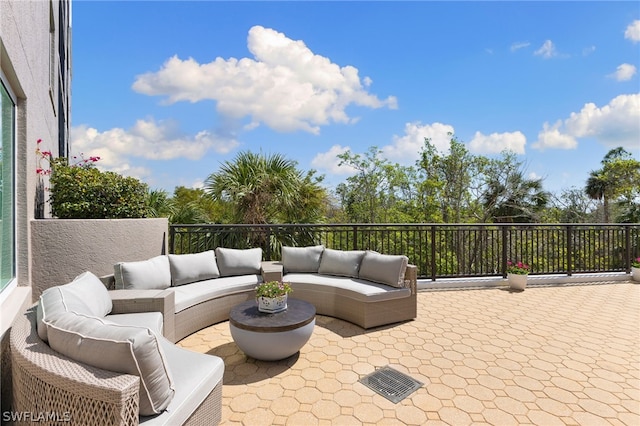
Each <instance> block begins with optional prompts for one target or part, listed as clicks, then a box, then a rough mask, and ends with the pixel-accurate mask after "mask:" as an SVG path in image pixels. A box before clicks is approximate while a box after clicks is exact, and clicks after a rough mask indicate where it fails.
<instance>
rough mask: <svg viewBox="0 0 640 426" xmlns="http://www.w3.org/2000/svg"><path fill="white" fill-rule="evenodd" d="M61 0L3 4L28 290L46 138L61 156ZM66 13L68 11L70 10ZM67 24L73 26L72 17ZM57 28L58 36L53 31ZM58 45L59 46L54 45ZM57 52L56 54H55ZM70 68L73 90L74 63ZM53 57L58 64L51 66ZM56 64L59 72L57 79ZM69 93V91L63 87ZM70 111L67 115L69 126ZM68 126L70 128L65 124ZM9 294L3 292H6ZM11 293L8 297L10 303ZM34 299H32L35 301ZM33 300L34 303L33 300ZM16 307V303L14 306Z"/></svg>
mask: <svg viewBox="0 0 640 426" xmlns="http://www.w3.org/2000/svg"><path fill="white" fill-rule="evenodd" d="M59 7H63V9H66V4H65V3H61V2H60V1H59V0H52V1H49V0H32V1H24V0H8V1H7V0H2V1H0V69H1V70H2V77H3V81H4V83H5V84H6V85H8V86H9V89H10V90H11V92H12V93H13V95H14V96H15V97H16V98H17V111H16V121H17V127H16V146H15V157H16V160H15V185H16V195H15V200H16V215H15V216H16V276H17V284H18V286H19V287H25V288H23V289H22V290H23V291H25V290H27V289H28V287H30V283H31V261H32V256H31V247H30V240H31V238H30V225H29V221H30V219H32V218H33V217H34V211H35V197H36V184H37V175H36V173H35V169H36V164H37V161H36V154H35V149H36V141H37V140H38V139H42V141H43V142H42V149H45V150H51V151H52V152H54V153H57V152H58V134H59V129H58V115H59V111H57V109H58V93H59V90H60V88H59V87H58V85H59V81H60V80H59V78H58V77H59V72H58V71H59V63H58V59H57V58H58V48H59V46H58V41H59V36H58V32H59V31H63V32H64V34H65V39H66V40H67V43H68V44H67V47H66V49H67V52H69V47H68V46H69V44H70V28H69V27H68V26H65V25H66V24H65V25H60V22H59V21H58V17H59V10H58V8H59ZM65 13H66V12H65ZM68 18H69V19H67V23H68V22H70V16H69V17H68ZM52 22H53V28H54V29H55V30H54V33H53V36H52V34H51V28H52ZM52 41H53V43H52ZM52 50H53V52H54V54H53V55H52ZM66 56H67V58H68V61H67V66H68V69H67V70H66V73H67V79H68V83H67V85H68V86H69V87H70V81H69V80H70V78H71V73H70V70H69V68H70V59H71V55H70V53H68V54H67V55H66ZM52 58H53V60H54V62H55V63H53V64H50V62H51V59H52ZM50 66H53V69H54V70H55V74H54V78H52V74H51V69H52V68H50ZM62 93H63V95H64V94H65V93H66V95H65V96H68V93H69V90H68V87H67V88H62ZM68 108H69V102H68V97H67V106H66V109H67V111H63V114H64V116H66V117H67V123H68V116H69V114H68ZM65 126H66V127H68V124H65ZM66 133H67V134H68V132H66ZM7 291H11V290H5V291H4V292H3V293H6V292H7ZM8 296H9V295H7V294H2V298H3V299H6V298H7V297H8ZM29 299H30V297H29ZM29 302H30V300H29ZM14 304H15V300H14V302H13V303H12V305H14ZM2 305H3V306H0V309H1V310H2V312H3V315H2V330H1V331H2V332H4V331H5V330H6V328H7V327H8V324H10V321H9V320H10V318H5V315H4V312H5V309H4V303H3V304H2Z"/></svg>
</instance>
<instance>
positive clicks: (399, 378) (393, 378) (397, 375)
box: [360, 367, 424, 404]
mask: <svg viewBox="0 0 640 426" xmlns="http://www.w3.org/2000/svg"><path fill="white" fill-rule="evenodd" d="M360 383H362V384H363V385H365V386H366V387H368V388H369V389H372V390H373V391H375V392H376V393H378V394H380V395H382V396H384V397H385V398H387V399H388V400H389V401H391V402H393V403H394V404H397V403H398V402H400V401H402V400H403V399H405V398H406V397H407V396H409V395H411V394H412V393H413V392H414V391H416V390H418V389H419V388H420V387H421V386H422V385H424V383H422V382H419V381H417V380H415V379H413V378H411V377H409V376H407V375H406V374H403V373H401V372H399V371H397V370H394V369H393V368H391V367H382V368H379V369H378V370H376V371H374V372H373V373H371V374H369V375H367V376H364V377H363V378H362V379H360Z"/></svg>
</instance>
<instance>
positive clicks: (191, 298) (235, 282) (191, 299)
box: [172, 274, 262, 313]
mask: <svg viewBox="0 0 640 426" xmlns="http://www.w3.org/2000/svg"><path fill="white" fill-rule="evenodd" d="M261 282H262V277H260V275H253V274H251V275H237V276H233V277H221V278H216V279H214V280H206V281H199V282H197V283H191V284H189V285H187V286H179V287H173V288H172V290H173V293H174V295H175V311H176V313H177V312H181V311H183V310H185V309H187V308H190V307H192V306H194V305H197V304H198V303H202V302H206V301H207V300H211V299H215V298H218V297H222V296H226V295H229V294H235V293H243V292H246V291H249V290H253V289H254V288H255V287H256V286H257V285H258V284H259V283H261Z"/></svg>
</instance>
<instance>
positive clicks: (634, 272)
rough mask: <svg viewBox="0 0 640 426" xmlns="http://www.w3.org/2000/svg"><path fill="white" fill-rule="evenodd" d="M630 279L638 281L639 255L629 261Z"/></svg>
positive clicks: (639, 274) (639, 272) (639, 279)
mask: <svg viewBox="0 0 640 426" xmlns="http://www.w3.org/2000/svg"><path fill="white" fill-rule="evenodd" d="M631 279H632V280H634V281H640V257H636V258H635V259H633V260H632V261H631Z"/></svg>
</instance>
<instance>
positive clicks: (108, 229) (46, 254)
mask: <svg viewBox="0 0 640 426" xmlns="http://www.w3.org/2000/svg"><path fill="white" fill-rule="evenodd" d="M168 231H169V223H168V221H167V219H166V218H160V219H65V220H63V219H41V220H32V221H31V247H32V254H33V264H32V275H31V282H32V292H33V299H34V300H36V299H37V298H38V297H40V294H41V293H42V292H43V291H44V290H45V289H47V288H49V287H52V286H56V285H61V284H66V283H68V282H70V281H71V280H73V278H74V277H76V276H77V275H79V274H81V273H83V272H85V271H91V272H93V273H94V274H96V275H98V276H103V275H109V274H113V265H114V264H115V263H117V262H126V261H136V260H146V259H149V258H151V257H153V256H158V255H160V254H166V253H167V238H168Z"/></svg>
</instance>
